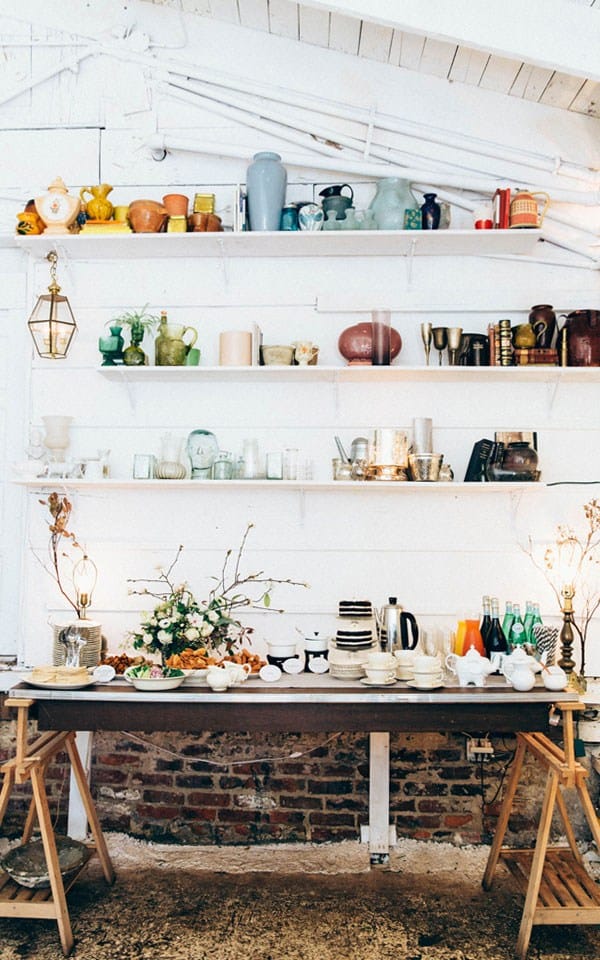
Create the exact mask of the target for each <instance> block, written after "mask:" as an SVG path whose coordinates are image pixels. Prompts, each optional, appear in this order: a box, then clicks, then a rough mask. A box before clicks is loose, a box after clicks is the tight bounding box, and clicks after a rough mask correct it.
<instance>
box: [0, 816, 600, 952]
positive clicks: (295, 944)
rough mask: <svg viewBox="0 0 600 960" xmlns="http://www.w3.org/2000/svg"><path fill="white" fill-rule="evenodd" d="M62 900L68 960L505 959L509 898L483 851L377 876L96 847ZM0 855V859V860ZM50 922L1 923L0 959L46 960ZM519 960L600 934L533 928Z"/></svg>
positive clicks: (454, 853)
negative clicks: (70, 936)
mask: <svg viewBox="0 0 600 960" xmlns="http://www.w3.org/2000/svg"><path fill="white" fill-rule="evenodd" d="M108 842H109V849H110V852H111V856H112V858H113V862H114V865H115V869H116V872H117V881H116V883H115V885H114V886H112V887H107V886H106V884H105V883H104V881H103V879H102V876H101V874H100V872H99V869H98V867H97V864H96V862H93V863H92V864H91V865H90V868H89V870H88V872H87V873H86V874H85V875H84V877H83V878H82V879H81V880H80V881H79V882H78V883H77V884H76V886H75V887H74V888H73V890H72V891H71V893H70V895H69V904H70V914H71V921H72V925H73V930H74V934H75V939H76V946H75V950H74V953H73V956H74V957H75V958H78V960H79V958H80V960H134V958H135V960H387V958H390V960H392V958H393V960H413V958H414V960H512V958H513V957H514V946H515V942H516V936H517V931H518V927H519V923H520V918H521V910H522V899H521V897H520V896H519V895H518V894H517V893H516V892H515V890H514V884H513V882H512V881H511V879H510V877H509V876H508V874H507V873H505V872H504V871H503V869H502V868H500V869H499V871H498V875H497V881H496V883H495V885H494V888H493V889H492V891H491V892H489V893H486V892H484V891H483V890H482V888H481V877H482V875H483V870H484V867H485V862H486V858H487V853H488V849H487V848H486V847H463V848H457V847H453V846H450V845H448V844H432V843H418V842H416V841H401V843H400V844H399V845H398V846H397V847H395V848H394V850H393V852H392V855H391V857H390V864H389V869H380V868H375V869H371V868H370V865H369V857H368V853H367V851H366V848H365V847H364V846H361V845H359V844H356V843H343V844H331V845H320V846H301V847H296V846H269V847H253V848H231V847H229V848H220V849H219V848H214V847H211V848H206V847H202V848H193V847H169V846H158V845H153V844H146V843H140V842H138V841H134V840H131V839H128V838H126V837H121V836H116V835H112V836H111V835H109V837H108ZM0 852H1V851H0ZM61 956H62V954H61V951H60V944H59V940H58V935H57V929H56V925H55V924H54V922H50V921H43V920H16V919H10V920H5V919H0V958H1V960H23V958H32V960H33V958H35V960H50V958H52V960H59V958H60V957H61ZM529 957H530V958H532V960H567V958H570V960H584V958H585V960H598V958H600V928H595V927H567V926H563V927H537V928H534V931H533V935H532V940H531V947H530V951H529Z"/></svg>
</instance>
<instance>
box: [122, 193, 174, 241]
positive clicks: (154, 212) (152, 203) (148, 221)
mask: <svg viewBox="0 0 600 960" xmlns="http://www.w3.org/2000/svg"><path fill="white" fill-rule="evenodd" d="M167 216H168V214H167V210H166V207H164V206H163V204H162V203H158V202H157V201H156V200H134V201H133V203H130V204H129V222H130V224H131V227H132V229H133V231H134V233H159V232H160V231H161V230H162V229H163V227H164V226H165V223H166V222H167Z"/></svg>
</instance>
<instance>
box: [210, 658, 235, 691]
mask: <svg viewBox="0 0 600 960" xmlns="http://www.w3.org/2000/svg"><path fill="white" fill-rule="evenodd" d="M206 682H207V684H208V685H209V687H210V688H211V690H214V691H215V693H222V692H223V691H224V690H227V688H228V687H230V686H231V685H232V684H233V680H232V677H231V671H230V670H227V669H226V668H225V667H219V666H217V665H216V664H213V665H212V666H210V667H209V668H208V672H207V674H206Z"/></svg>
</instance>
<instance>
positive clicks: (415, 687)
mask: <svg viewBox="0 0 600 960" xmlns="http://www.w3.org/2000/svg"><path fill="white" fill-rule="evenodd" d="M406 686H407V687H412V688H413V690H424V691H427V690H439V689H440V687H444V686H445V684H444V683H443V681H442V680H439V681H438V682H437V683H432V684H429V685H428V686H425V685H423V684H420V683H415V681H414V680H407V681H406Z"/></svg>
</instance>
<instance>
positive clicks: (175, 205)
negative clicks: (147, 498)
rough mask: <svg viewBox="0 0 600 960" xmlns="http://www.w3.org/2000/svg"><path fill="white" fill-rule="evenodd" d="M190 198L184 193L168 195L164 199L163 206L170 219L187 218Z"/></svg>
mask: <svg viewBox="0 0 600 960" xmlns="http://www.w3.org/2000/svg"><path fill="white" fill-rule="evenodd" d="M189 202H190V200H189V197H186V196H184V194H183V193H167V194H165V196H164V197H163V204H164V205H165V207H166V210H167V213H168V214H169V216H170V217H187V214H188V205H189Z"/></svg>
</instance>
